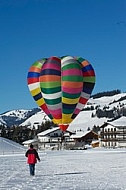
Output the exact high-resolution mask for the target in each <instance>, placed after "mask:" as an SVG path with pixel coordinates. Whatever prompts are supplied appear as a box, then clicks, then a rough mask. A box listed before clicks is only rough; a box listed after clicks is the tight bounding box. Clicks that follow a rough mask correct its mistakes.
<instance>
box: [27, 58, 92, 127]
mask: <svg viewBox="0 0 126 190" xmlns="http://www.w3.org/2000/svg"><path fill="white" fill-rule="evenodd" d="M27 82H28V87H29V90H30V92H31V95H32V96H33V98H34V100H35V101H36V103H37V105H38V106H39V107H40V108H41V109H42V110H43V111H44V112H45V113H46V114H47V115H48V117H49V118H50V119H51V120H52V121H53V122H54V123H55V124H58V125H59V126H60V128H61V129H62V130H66V129H67V127H68V126H69V124H70V123H71V122H72V121H73V119H74V118H75V117H76V116H77V115H78V113H79V112H80V111H81V110H82V109H83V108H84V105H85V104H86V103H87V101H88V99H89V98H90V95H91V93H92V90H93V88H94V84H95V72H94V69H93V67H92V66H91V64H90V63H89V62H88V61H87V60H85V59H83V58H81V57H72V56H64V57H50V58H48V59H47V58H44V59H41V60H39V61H36V62H35V63H34V64H33V65H32V66H31V67H30V69H29V72H28V77H27ZM61 126H62V127H61Z"/></svg>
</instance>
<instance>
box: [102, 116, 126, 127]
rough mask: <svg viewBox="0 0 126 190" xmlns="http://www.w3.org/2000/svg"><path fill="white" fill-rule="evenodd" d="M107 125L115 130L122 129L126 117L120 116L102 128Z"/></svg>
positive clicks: (125, 123) (125, 125)
mask: <svg viewBox="0 0 126 190" xmlns="http://www.w3.org/2000/svg"><path fill="white" fill-rule="evenodd" d="M107 125H112V126H114V127H116V128H122V127H126V117H124V116H122V117H120V118H119V119H116V120H114V121H110V122H105V123H104V124H103V125H102V126H101V128H102V127H106V126H107Z"/></svg>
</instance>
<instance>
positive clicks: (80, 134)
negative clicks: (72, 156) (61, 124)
mask: <svg viewBox="0 0 126 190" xmlns="http://www.w3.org/2000/svg"><path fill="white" fill-rule="evenodd" d="M90 132H91V131H86V132H84V131H77V132H76V134H73V135H71V136H70V138H72V139H74V138H82V137H84V136H85V135H87V134H88V133H90Z"/></svg>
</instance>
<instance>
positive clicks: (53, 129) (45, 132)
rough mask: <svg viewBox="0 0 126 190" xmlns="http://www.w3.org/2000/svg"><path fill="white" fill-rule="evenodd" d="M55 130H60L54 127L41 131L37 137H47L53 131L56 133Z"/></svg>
mask: <svg viewBox="0 0 126 190" xmlns="http://www.w3.org/2000/svg"><path fill="white" fill-rule="evenodd" d="M57 130H60V128H59V127H54V128H52V129H47V130H45V131H43V132H41V133H38V134H37V136H45V135H47V134H49V133H52V132H54V131H57Z"/></svg>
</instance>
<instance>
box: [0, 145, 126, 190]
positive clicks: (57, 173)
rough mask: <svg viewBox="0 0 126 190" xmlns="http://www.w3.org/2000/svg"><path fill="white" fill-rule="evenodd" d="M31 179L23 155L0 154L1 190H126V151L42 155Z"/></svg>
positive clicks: (111, 150)
mask: <svg viewBox="0 0 126 190" xmlns="http://www.w3.org/2000/svg"><path fill="white" fill-rule="evenodd" d="M39 155H40V158H41V162H39V163H37V164H36V175H35V176H34V177H31V176H29V168H28V165H27V163H26V158H25V156H24V154H16V155H15V154H14V155H0V190H126V149H101V148H96V149H88V150H74V151H73V150H69V151H66V150H61V151H47V152H39Z"/></svg>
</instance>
